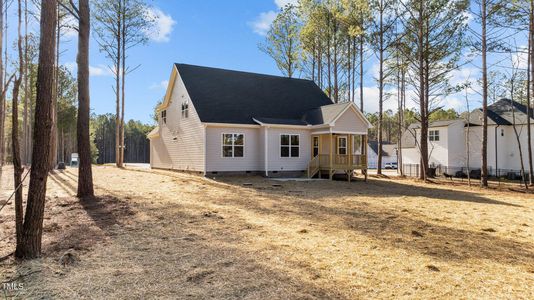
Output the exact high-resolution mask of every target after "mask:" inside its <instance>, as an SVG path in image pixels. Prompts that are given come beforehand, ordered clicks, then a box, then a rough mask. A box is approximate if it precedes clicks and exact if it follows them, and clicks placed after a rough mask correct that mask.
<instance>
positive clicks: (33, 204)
mask: <svg viewBox="0 0 534 300" xmlns="http://www.w3.org/2000/svg"><path fill="white" fill-rule="evenodd" d="M56 24H57V0H47V1H42V3H41V21H40V28H41V30H40V43H39V65H38V71H37V99H36V105H35V130H34V134H33V140H34V144H33V153H32V162H33V163H32V169H31V176H30V186H29V190H28V201H27V206H26V214H25V217H24V225H23V228H22V239H21V243H20V244H17V250H16V252H15V256H16V257H17V258H25V259H31V258H36V257H39V256H40V255H41V239H42V233H43V217H44V207H45V197H46V182H47V179H48V167H49V161H48V158H49V154H50V135H51V131H52V120H51V116H52V101H53V87H54V68H55V65H54V61H55V48H56V35H55V30H56Z"/></svg>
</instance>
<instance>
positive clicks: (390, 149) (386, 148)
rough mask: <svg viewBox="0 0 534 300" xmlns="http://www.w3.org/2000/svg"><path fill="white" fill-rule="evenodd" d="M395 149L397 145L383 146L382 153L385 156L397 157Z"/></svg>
mask: <svg viewBox="0 0 534 300" xmlns="http://www.w3.org/2000/svg"><path fill="white" fill-rule="evenodd" d="M397 147H398V145H397V144H384V145H382V151H384V152H385V153H386V156H397Z"/></svg>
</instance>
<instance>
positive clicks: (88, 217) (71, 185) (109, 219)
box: [44, 173, 135, 252]
mask: <svg viewBox="0 0 534 300" xmlns="http://www.w3.org/2000/svg"><path fill="white" fill-rule="evenodd" d="M49 178H50V179H51V180H52V181H53V182H54V183H56V184H57V185H58V186H59V187H60V188H62V189H64V190H65V191H66V192H67V193H68V194H70V195H72V196H70V197H62V198H58V199H55V200H56V202H58V203H56V204H57V205H58V206H59V207H60V208H61V211H60V212H59V213H61V214H66V215H69V216H70V218H71V219H72V222H70V223H65V224H58V223H57V222H54V220H55V219H57V218H54V215H56V214H58V212H54V211H52V212H51V213H50V215H51V216H49V217H48V218H49V219H50V221H48V222H47V223H50V224H51V225H47V226H45V228H44V230H45V232H46V231H48V232H49V234H51V235H52V236H53V237H55V238H53V239H51V240H50V241H49V243H48V245H45V249H46V250H47V251H51V252H61V251H64V250H68V249H71V248H73V249H76V250H87V249H90V248H91V247H92V246H94V244H96V243H98V242H101V241H103V240H104V239H105V238H106V237H107V236H110V235H111V233H110V232H111V229H112V226H113V225H116V224H117V225H122V224H123V223H124V221H125V220H127V219H128V218H129V217H131V216H133V215H135V212H134V210H133V209H132V208H131V207H130V206H129V204H128V203H127V202H125V201H122V200H121V199H119V198H118V197H115V196H113V195H105V196H99V197H87V198H83V199H79V198H76V197H75V196H74V195H75V194H76V186H75V183H76V182H73V181H72V180H69V179H71V178H66V177H63V176H61V173H54V174H51V176H49ZM79 218H83V220H79ZM54 231H60V232H59V233H56V234H54V233H53V232H54ZM46 246H48V247H46Z"/></svg>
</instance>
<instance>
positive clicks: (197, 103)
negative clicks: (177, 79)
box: [175, 64, 333, 125]
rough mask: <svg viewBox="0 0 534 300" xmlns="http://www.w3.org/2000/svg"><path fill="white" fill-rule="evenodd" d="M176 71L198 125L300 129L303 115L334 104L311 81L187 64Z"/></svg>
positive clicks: (177, 66)
mask: <svg viewBox="0 0 534 300" xmlns="http://www.w3.org/2000/svg"><path fill="white" fill-rule="evenodd" d="M175 67H176V69H177V71H178V72H179V74H180V76H181V78H182V80H183V82H184V84H185V87H186V89H187V92H188V93H189V96H190V97H191V101H192V102H193V105H194V107H195V109H196V111H197V113H198V115H199V117H200V120H201V122H206V123H231V124H257V123H256V122H255V121H254V119H256V120H258V121H260V122H261V120H264V121H268V122H266V123H269V122H277V123H275V124H288V123H289V124H290V125H294V124H297V125H300V124H304V122H303V120H302V118H303V116H304V115H305V114H306V112H308V111H311V110H313V109H316V108H318V107H321V106H325V105H331V104H333V102H332V100H330V99H329V98H328V96H326V95H325V94H324V92H323V91H322V90H321V89H320V88H319V87H318V86H317V85H316V84H315V83H314V82H313V81H310V80H304V79H294V78H286V77H278V76H272V75H262V74H255V73H248V72H241V71H231V70H223V69H216V68H208V67H200V66H193V65H187V64H175ZM314 121H316V120H315V119H314ZM306 123H307V122H306Z"/></svg>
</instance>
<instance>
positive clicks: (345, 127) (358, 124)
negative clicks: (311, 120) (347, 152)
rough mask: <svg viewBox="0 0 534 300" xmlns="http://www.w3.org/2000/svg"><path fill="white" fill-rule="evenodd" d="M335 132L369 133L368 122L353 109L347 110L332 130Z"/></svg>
mask: <svg viewBox="0 0 534 300" xmlns="http://www.w3.org/2000/svg"><path fill="white" fill-rule="evenodd" d="M332 129H333V130H334V132H344V133H364V134H365V133H367V122H366V121H365V120H364V119H363V118H362V117H360V116H359V115H358V114H357V113H356V112H354V110H352V108H349V109H347V110H346V111H345V112H344V113H343V114H342V115H341V116H340V117H339V118H338V119H337V120H336V121H335V124H334V127H333V128H332Z"/></svg>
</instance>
